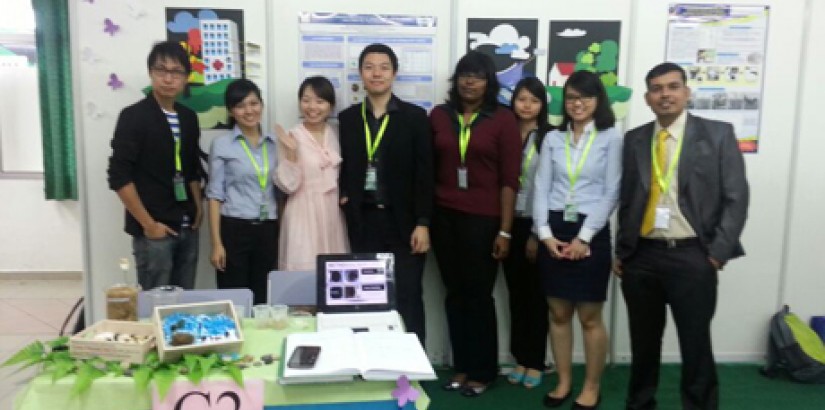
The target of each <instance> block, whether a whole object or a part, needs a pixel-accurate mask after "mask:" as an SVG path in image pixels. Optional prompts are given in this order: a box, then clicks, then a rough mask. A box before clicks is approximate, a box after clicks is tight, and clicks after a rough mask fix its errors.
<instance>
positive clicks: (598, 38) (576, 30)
mask: <svg viewBox="0 0 825 410" xmlns="http://www.w3.org/2000/svg"><path fill="white" fill-rule="evenodd" d="M620 35H621V22H619V21H551V22H550V38H549V47H548V62H547V66H548V67H550V70H549V71H548V73H547V84H548V85H564V81H563V80H562V79H564V80H566V79H567V76H569V75H570V74H571V73H572V72H573V71H579V70H587V71H591V72H594V73H597V74H599V77H601V79H602V83H604V85H605V86H606V87H610V86H614V85H616V84H617V82H618V65H619V37H620ZM569 63H573V64H574V68H573V70H572V71H571V70H570V67H569V65H568V64H569ZM554 69H555V70H556V71H554ZM565 72H566V74H565Z"/></svg>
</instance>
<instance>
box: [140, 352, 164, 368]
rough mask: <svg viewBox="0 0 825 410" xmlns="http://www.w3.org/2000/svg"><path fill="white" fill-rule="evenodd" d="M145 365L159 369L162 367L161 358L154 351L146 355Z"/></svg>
mask: <svg viewBox="0 0 825 410" xmlns="http://www.w3.org/2000/svg"><path fill="white" fill-rule="evenodd" d="M143 363H144V364H145V365H147V366H149V367H152V368H157V367H158V365H160V356H158V352H157V351H155V350H153V351H151V352H149V354H147V355H146V359H145V360H144V361H143Z"/></svg>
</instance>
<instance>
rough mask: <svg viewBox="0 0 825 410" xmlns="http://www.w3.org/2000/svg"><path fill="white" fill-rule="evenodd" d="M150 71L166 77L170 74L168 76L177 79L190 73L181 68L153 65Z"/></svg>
mask: <svg viewBox="0 0 825 410" xmlns="http://www.w3.org/2000/svg"><path fill="white" fill-rule="evenodd" d="M149 71H150V72H151V73H152V74H153V75H155V76H157V77H161V78H163V77H166V76H167V75H168V76H171V77H172V78H174V79H176V80H180V79H183V78H185V77H186V76H187V75H188V73H187V72H186V71H184V70H180V69H175V70H170V69H168V68H166V67H152V68H151V69H150V70H149Z"/></svg>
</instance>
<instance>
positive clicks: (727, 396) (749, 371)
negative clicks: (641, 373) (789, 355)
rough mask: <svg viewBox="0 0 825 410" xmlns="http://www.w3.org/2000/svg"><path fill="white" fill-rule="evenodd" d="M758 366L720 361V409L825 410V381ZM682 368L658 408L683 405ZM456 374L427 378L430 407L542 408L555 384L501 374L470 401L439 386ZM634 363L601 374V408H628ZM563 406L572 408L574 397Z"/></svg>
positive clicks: (665, 372) (664, 379) (669, 373)
mask: <svg viewBox="0 0 825 410" xmlns="http://www.w3.org/2000/svg"><path fill="white" fill-rule="evenodd" d="M759 367H760V366H758V365H750V364H720V365H719V366H718V371H719V383H720V392H721V393H720V394H721V406H720V408H721V409H722V410H774V409H776V410H825V385H821V384H820V385H807V384H799V383H795V382H793V381H790V380H788V379H787V378H785V377H780V378H777V379H773V380H772V379H767V378H765V377H763V376H762V375H760V374H759V373H758V369H759ZM679 372H680V366H679V365H677V364H672V365H664V366H662V371H661V379H660V382H659V392H658V394H657V400H658V402H659V410H678V409H681V405H680V402H679ZM451 374H452V373H451V372H450V371H447V370H444V371H439V372H438V376H439V380H438V381H432V382H423V383H422V385H423V387H424V390H425V391H426V392H427V394H428V395H429V396H430V400H432V404H431V405H430V407H429V409H430V410H461V409H472V410H492V409H496V410H509V409H516V410H518V409H541V408H544V407H543V406H542V404H541V400H542V396H543V395H544V394H545V393H547V391H549V390H550V388H551V387H552V386H554V385H555V382H556V375H555V374H551V375H545V378H544V382H543V383H542V385H541V386H539V387H537V388H535V389H531V390H527V389H525V388H524V387H521V386H512V385H510V384H509V383H507V380H506V379H505V378H504V377H499V379H498V380H496V382H495V384H494V385H493V387H491V388H490V390H488V391H487V392H485V393H484V394H483V395H482V396H481V397H477V398H472V399H468V398H465V397H462V396H461V395H460V394H458V393H455V392H446V391H444V390H442V389H441V385H442V384H443V383H445V382H446V380H448V379H449V377H450V375H451ZM629 374H630V367H629V366H627V365H617V366H613V367H610V368H608V369H606V370H605V374H604V376H603V378H602V405H601V406H600V407H599V408H600V409H602V410H621V409H624V399H625V391H626V389H627V379H628V376H629ZM583 375H584V367H583V366H581V365H579V366H575V368H574V369H573V376H574V380H576V381H578V384H575V385H574V396H573V397H574V398H575V397H576V396H575V392H577V391H578V388H580V387H581V380H582V378H583ZM565 404H566V405H565V406H562V407H561V409H565V410H566V409H569V408H570V405H571V404H572V400H571V401H569V402H568V403H565Z"/></svg>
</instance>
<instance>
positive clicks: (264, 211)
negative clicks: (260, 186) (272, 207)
mask: <svg viewBox="0 0 825 410" xmlns="http://www.w3.org/2000/svg"><path fill="white" fill-rule="evenodd" d="M258 218H259V219H260V220H262V221H265V220H267V219H269V211H268V210H267V209H266V204H261V210H260V212H259V213H258Z"/></svg>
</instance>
